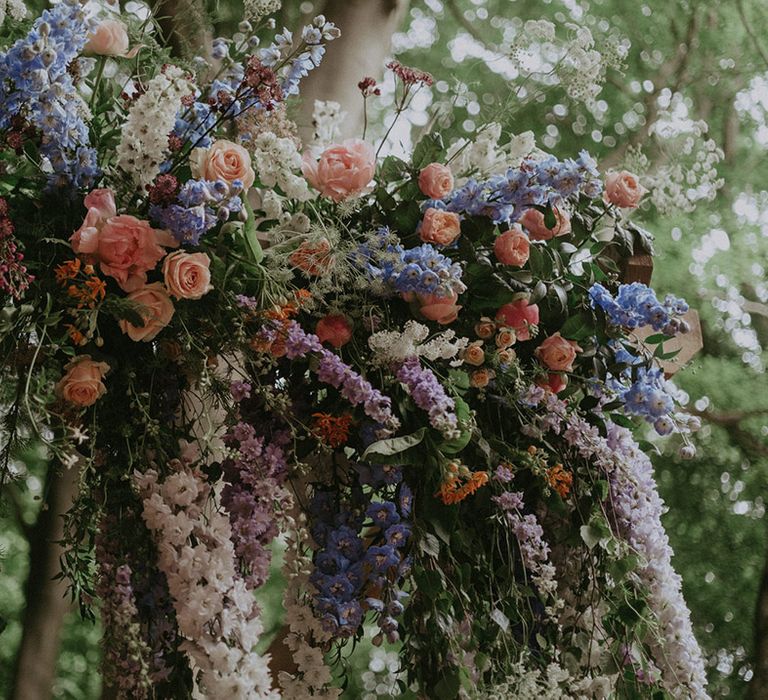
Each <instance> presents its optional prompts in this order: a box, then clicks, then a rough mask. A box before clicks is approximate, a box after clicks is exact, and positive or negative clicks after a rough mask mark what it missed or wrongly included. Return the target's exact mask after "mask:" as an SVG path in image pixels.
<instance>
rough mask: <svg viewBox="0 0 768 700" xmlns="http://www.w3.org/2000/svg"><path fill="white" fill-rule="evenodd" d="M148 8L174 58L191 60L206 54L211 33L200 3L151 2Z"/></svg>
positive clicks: (186, 0)
mask: <svg viewBox="0 0 768 700" xmlns="http://www.w3.org/2000/svg"><path fill="white" fill-rule="evenodd" d="M151 5H152V9H153V12H154V15H155V18H156V19H157V24H158V25H159V27H160V31H161V32H162V35H163V39H164V40H165V44H166V45H167V46H169V47H170V48H171V51H172V53H173V55H174V56H183V57H191V56H195V55H199V54H200V53H201V51H207V50H208V49H207V47H208V46H210V43H211V38H212V31H211V27H210V24H209V22H208V17H207V15H206V11H205V4H204V2H203V0H152V2H151Z"/></svg>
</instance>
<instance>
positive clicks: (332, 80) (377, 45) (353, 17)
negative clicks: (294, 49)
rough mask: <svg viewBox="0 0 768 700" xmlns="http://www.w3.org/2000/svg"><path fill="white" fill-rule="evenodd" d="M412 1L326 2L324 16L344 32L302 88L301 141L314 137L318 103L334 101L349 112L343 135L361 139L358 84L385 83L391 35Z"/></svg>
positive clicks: (360, 97) (355, 0) (330, 46)
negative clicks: (369, 79)
mask: <svg viewBox="0 0 768 700" xmlns="http://www.w3.org/2000/svg"><path fill="white" fill-rule="evenodd" d="M408 4H409V0H328V2H327V3H326V5H325V7H324V8H323V14H324V15H325V16H326V17H327V18H328V19H329V20H330V21H331V22H334V23H335V24H336V25H337V26H338V27H339V29H341V37H340V38H339V39H337V40H336V41H332V42H331V43H330V44H329V45H328V51H327V53H326V55H325V57H324V58H323V62H322V64H321V65H320V67H319V68H317V69H316V70H314V71H312V72H311V73H310V74H309V76H308V77H307V78H305V79H304V81H303V82H302V84H301V97H302V104H301V117H300V121H299V126H300V127H302V136H303V137H304V138H305V140H306V138H307V137H308V136H310V137H311V135H312V107H313V105H314V103H315V100H333V101H335V102H338V103H340V104H341V106H342V108H343V109H344V111H346V112H347V119H346V120H345V121H344V124H343V127H342V128H343V133H342V136H344V137H350V136H360V134H361V133H362V130H363V98H362V96H361V95H360V90H359V89H358V87H357V84H358V83H359V82H360V80H361V79H362V78H364V77H366V76H371V77H373V78H376V79H377V80H378V79H380V78H381V76H382V74H383V69H384V61H385V59H386V58H387V56H388V55H389V52H390V50H391V48H392V35H393V34H394V33H395V31H397V29H398V27H399V26H400V23H401V22H402V20H403V19H404V17H405V13H406V11H407V9H408Z"/></svg>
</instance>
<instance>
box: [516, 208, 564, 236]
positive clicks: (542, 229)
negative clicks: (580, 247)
mask: <svg viewBox="0 0 768 700" xmlns="http://www.w3.org/2000/svg"><path fill="white" fill-rule="evenodd" d="M552 212H553V213H554V215H555V226H554V228H547V227H546V226H545V224H544V214H542V213H541V212H540V211H539V210H538V209H533V208H531V209H526V210H525V212H523V215H522V216H521V217H520V223H521V224H522V225H523V226H524V227H525V228H526V230H527V231H528V235H529V236H530V237H531V240H532V241H548V240H549V239H550V238H554V237H555V236H567V235H568V234H569V233H570V232H571V219H570V217H569V216H568V214H566V213H565V212H564V211H562V210H561V209H559V208H558V207H552Z"/></svg>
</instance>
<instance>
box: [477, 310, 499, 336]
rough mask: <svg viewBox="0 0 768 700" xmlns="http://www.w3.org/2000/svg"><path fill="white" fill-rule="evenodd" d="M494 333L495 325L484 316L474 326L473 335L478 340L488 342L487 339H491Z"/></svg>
mask: <svg viewBox="0 0 768 700" xmlns="http://www.w3.org/2000/svg"><path fill="white" fill-rule="evenodd" d="M495 332H496V324H495V323H494V322H493V321H492V320H491V319H490V318H487V317H486V316H483V317H482V318H481V319H480V320H479V321H478V322H477V323H476V324H475V335H477V337H478V338H482V339H483V340H488V338H492V337H493V334H494V333H495Z"/></svg>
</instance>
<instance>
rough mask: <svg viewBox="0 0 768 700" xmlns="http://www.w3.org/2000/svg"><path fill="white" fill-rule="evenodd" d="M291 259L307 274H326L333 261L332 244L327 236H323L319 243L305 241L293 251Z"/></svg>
mask: <svg viewBox="0 0 768 700" xmlns="http://www.w3.org/2000/svg"><path fill="white" fill-rule="evenodd" d="M289 260H290V262H291V265H293V266H294V267H298V268H299V269H300V270H302V271H303V272H305V273H306V274H307V275H312V276H318V275H324V274H325V273H326V272H328V270H329V268H330V267H331V263H332V262H333V258H332V256H331V244H330V242H329V241H328V239H327V238H321V239H320V240H319V241H318V242H317V243H311V242H309V241H304V243H302V244H301V245H300V246H299V247H298V248H296V250H294V251H293V252H292V253H291V255H290V257H289Z"/></svg>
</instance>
